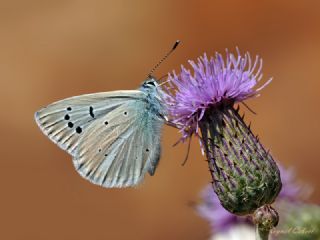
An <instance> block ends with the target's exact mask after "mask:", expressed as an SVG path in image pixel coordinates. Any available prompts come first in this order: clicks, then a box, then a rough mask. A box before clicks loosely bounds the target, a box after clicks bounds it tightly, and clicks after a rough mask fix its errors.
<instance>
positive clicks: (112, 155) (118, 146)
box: [73, 100, 163, 187]
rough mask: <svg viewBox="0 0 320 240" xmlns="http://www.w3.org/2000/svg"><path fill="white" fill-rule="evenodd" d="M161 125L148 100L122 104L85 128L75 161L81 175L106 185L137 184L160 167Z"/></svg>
mask: <svg viewBox="0 0 320 240" xmlns="http://www.w3.org/2000/svg"><path fill="white" fill-rule="evenodd" d="M162 125H163V120H162V119H161V118H159V117H157V116H156V115H155V114H154V113H152V112H151V111H148V108H147V107H146V102H145V101H143V100H140V101H134V102H128V103H126V104H123V105H121V106H120V107H118V108H116V109H114V110H112V111H111V112H109V113H108V114H107V115H105V116H103V117H101V118H99V119H97V120H96V121H95V122H94V123H93V124H92V125H90V126H89V127H88V128H87V129H86V130H85V132H84V135H83V136H82V138H81V139H80V141H79V146H78V148H77V153H76V156H75V157H74V159H73V161H74V165H75V167H76V169H77V171H78V172H79V173H80V175H81V176H83V177H84V178H86V179H87V180H89V181H91V182H92V183H94V184H97V185H101V186H103V187H128V186H134V185H137V184H138V183H139V182H140V181H141V180H142V179H143V177H144V175H145V173H146V172H149V173H150V174H151V175H153V174H154V171H155V168H156V167H157V164H158V161H159V159H160V131H161V128H162Z"/></svg>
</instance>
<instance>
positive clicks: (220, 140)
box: [164, 51, 281, 234]
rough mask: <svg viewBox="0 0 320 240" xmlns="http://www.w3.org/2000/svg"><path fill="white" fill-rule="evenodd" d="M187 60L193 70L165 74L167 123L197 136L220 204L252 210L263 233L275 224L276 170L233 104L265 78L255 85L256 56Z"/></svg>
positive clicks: (258, 69)
mask: <svg viewBox="0 0 320 240" xmlns="http://www.w3.org/2000/svg"><path fill="white" fill-rule="evenodd" d="M189 63H190V65H191V66H192V68H193V71H194V73H193V74H192V73H191V71H190V70H187V69H186V68H184V67H183V66H182V67H181V69H182V70H181V73H180V74H178V75H177V74H176V73H173V75H169V79H168V80H169V83H170V86H169V87H168V88H167V94H166V95H165V96H164V100H165V101H166V102H167V105H168V110H169V113H170V114H171V117H172V119H171V121H172V122H173V123H175V124H176V125H177V126H178V127H179V128H180V130H181V132H182V133H183V140H184V139H186V138H188V137H190V136H191V135H193V134H195V135H196V136H198V137H199V139H200V143H201V145H202V149H203V150H204V152H205V153H206V157H207V160H208V163H209V169H210V172H211V176H212V179H213V182H212V186H213V189H214V191H215V193H216V194H217V196H218V198H219V200H220V202H221V204H222V206H223V207H224V208H225V209H227V210H228V211H229V212H231V213H234V214H237V215H247V214H254V213H256V214H258V215H257V216H259V219H260V220H261V223H257V225H259V229H260V230H261V231H268V229H269V230H270V229H271V228H272V227H274V226H275V225H276V224H277V222H278V220H277V216H274V213H275V212H274V210H273V209H272V208H271V207H270V206H269V205H270V204H271V203H273V202H274V200H275V198H276V197H277V195H278V193H279V192H280V189H281V179H280V172H279V169H278V167H277V165H276V163H275V162H274V160H273V158H272V156H271V155H270V154H269V152H268V151H266V150H265V148H264V147H263V146H262V144H261V143H260V142H259V139H258V138H257V137H255V136H254V135H253V133H252V132H251V129H250V126H247V125H246V124H245V122H244V120H243V117H240V115H239V108H238V109H235V108H234V104H235V103H237V102H242V101H243V100H245V99H248V98H250V97H253V96H257V95H258V94H259V91H260V90H261V89H262V88H263V87H264V86H265V85H267V84H268V83H269V82H270V81H271V79H270V80H268V81H267V82H266V83H265V84H264V85H262V86H261V87H260V88H257V89H256V88H255V85H256V84H257V83H258V82H259V81H260V79H261V78H262V74H261V69H262V60H261V59H260V58H259V57H256V59H255V61H254V62H252V60H251V57H250V55H249V53H246V54H245V56H244V57H242V56H241V55H240V53H239V51H238V55H237V56H234V55H233V54H230V53H229V52H228V51H227V56H226V60H225V61H224V60H223V57H222V55H221V54H219V53H216V55H215V57H211V58H210V59H208V57H207V56H206V54H204V55H203V56H202V57H200V58H199V59H198V62H197V63H195V62H193V61H189ZM259 208H261V209H260V210H261V211H263V212H264V211H265V210H268V211H269V212H268V213H265V212H264V215H263V216H265V217H267V219H265V218H263V217H262V218H261V214H260V213H261V211H259ZM270 214H271V215H270ZM269 216H272V217H273V218H274V219H269ZM257 219H258V218H257ZM261 224H262V225H261ZM261 234H264V232H262V233H261Z"/></svg>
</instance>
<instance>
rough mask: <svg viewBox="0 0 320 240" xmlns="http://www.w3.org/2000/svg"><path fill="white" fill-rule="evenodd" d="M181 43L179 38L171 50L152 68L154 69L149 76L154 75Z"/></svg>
mask: <svg viewBox="0 0 320 240" xmlns="http://www.w3.org/2000/svg"><path fill="white" fill-rule="evenodd" d="M179 43H180V40H177V41H176V42H175V43H174V45H173V47H172V48H171V50H170V51H169V52H168V53H167V54H166V55H165V56H164V57H163V58H162V59H161V60H160V61H159V62H158V63H157V64H156V65H155V66H154V67H153V68H152V70H151V71H150V73H149V74H148V77H150V76H151V75H152V73H153V72H154V71H155V70H156V69H157V68H158V67H159V66H160V64H161V63H162V62H163V61H164V60H166V58H167V57H169V55H170V54H171V53H172V52H173V51H174V50H175V49H176V48H177V47H178V45H179Z"/></svg>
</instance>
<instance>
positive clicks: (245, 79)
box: [166, 49, 271, 138]
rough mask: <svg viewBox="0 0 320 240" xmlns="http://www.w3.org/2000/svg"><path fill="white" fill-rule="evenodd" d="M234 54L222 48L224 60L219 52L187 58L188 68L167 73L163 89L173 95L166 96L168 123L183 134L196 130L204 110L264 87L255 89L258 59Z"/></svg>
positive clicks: (246, 97)
mask: <svg viewBox="0 0 320 240" xmlns="http://www.w3.org/2000/svg"><path fill="white" fill-rule="evenodd" d="M237 52H238V54H237V55H234V54H232V53H229V52H228V50H226V60H224V59H223V56H222V55H221V54H219V53H216V54H215V56H214V57H211V58H208V57H207V55H206V54H204V55H203V56H202V57H199V58H198V62H197V63H196V62H194V61H191V60H190V61H189V64H190V65H191V67H192V68H193V74H192V73H191V71H190V70H188V69H186V68H185V67H184V66H181V73H180V74H179V75H177V74H176V73H175V72H174V73H173V74H169V77H168V80H169V84H170V86H169V87H168V88H167V90H169V91H170V90H173V89H174V91H175V94H168V95H166V102H167V103H168V106H169V113H170V114H171V116H172V118H173V119H172V122H173V123H175V124H176V125H177V126H180V128H181V130H182V132H183V137H184V138H187V137H188V136H190V135H192V134H193V133H196V134H197V133H198V123H199V121H200V120H201V119H202V118H203V116H204V113H205V111H206V110H207V109H208V108H210V107H212V106H213V105H217V104H219V103H231V104H233V103H235V102H241V101H243V100H245V99H248V98H250V97H253V96H257V95H258V93H259V91H260V90H261V89H262V88H263V87H264V86H266V85H267V84H268V83H269V82H270V81H271V79H269V80H268V81H267V82H266V83H265V84H264V85H263V86H261V87H260V88H257V89H256V88H255V86H256V84H257V83H258V82H259V81H260V79H261V78H262V73H261V69H262V59H261V58H259V57H258V56H257V57H256V58H255V60H252V59H251V56H250V54H249V53H246V54H245V55H244V56H241V55H240V52H239V50H238V49H237Z"/></svg>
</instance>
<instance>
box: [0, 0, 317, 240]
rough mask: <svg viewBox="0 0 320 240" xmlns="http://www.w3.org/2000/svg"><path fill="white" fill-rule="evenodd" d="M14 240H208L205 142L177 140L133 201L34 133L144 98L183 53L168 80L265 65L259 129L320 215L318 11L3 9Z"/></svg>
mask: <svg viewBox="0 0 320 240" xmlns="http://www.w3.org/2000/svg"><path fill="white" fill-rule="evenodd" d="M0 19H1V20H0V79H1V89H2V91H1V101H0V104H1V109H2V110H1V125H0V127H1V129H0V130H1V145H2V148H1V151H2V156H1V170H2V171H1V175H0V178H1V180H0V189H1V198H0V203H1V205H0V206H1V207H0V210H1V212H0V213H1V215H0V238H1V239H7V240H9V239H10V240H11V239H49V240H51V239H52V240H53V239H55V240H56V239H60V240H61V239H68V240H72V239H77V240H81V239H95V240H100V239H155V240H156V239H159V240H160V239H207V238H208V236H209V226H208V224H207V223H206V222H205V221H204V220H202V219H201V218H200V217H199V216H198V215H197V213H196V212H195V210H194V209H193V207H192V206H191V205H192V204H191V203H194V202H197V201H198V200H199V192H200V191H201V190H202V188H203V187H204V186H205V185H206V184H208V183H209V181H210V177H209V173H208V168H207V164H206V162H205V161H204V158H203V157H202V156H201V153H200V148H199V145H198V143H197V141H196V140H195V139H194V140H193V142H192V147H191V152H190V157H189V160H188V162H187V164H186V166H184V167H182V166H181V163H182V161H183V159H184V156H185V153H186V149H187V146H186V145H183V144H181V145H178V146H177V147H174V148H173V147H172V144H173V143H175V142H176V141H177V139H178V138H179V137H180V135H179V134H178V133H177V132H176V130H175V129H171V128H169V127H166V128H165V130H164V133H163V154H162V159H161V162H160V165H159V167H158V169H157V172H156V174H155V176H154V177H147V178H146V179H145V181H144V183H143V184H141V186H139V187H138V188H131V189H103V188H100V187H97V186H94V185H92V184H91V183H89V182H87V181H85V180H84V179H82V178H81V177H80V176H79V175H78V174H77V172H76V171H75V170H74V168H73V164H72V161H71V157H70V156H69V155H68V154H67V153H65V152H63V151H62V150H60V149H59V148H58V147H57V146H55V145H54V144H53V143H52V142H51V141H49V140H48V139H47V138H46V137H45V136H44V135H43V134H42V133H41V132H40V130H39V129H38V127H37V126H36V123H35V121H34V119H33V114H34V112H35V111H37V110H38V109H40V108H41V107H43V106H45V105H47V104H49V103H51V102H53V101H56V100H59V99H62V98H66V97H70V96H74V95H80V94H84V93H92V92H101V91H110V90H118V89H134V88H137V87H138V85H139V84H140V83H141V82H142V81H143V80H144V78H145V76H146V75H147V73H148V72H149V70H150V69H151V68H152V67H153V66H154V65H155V64H156V63H157V62H158V60H160V58H161V57H162V56H163V55H164V54H165V53H166V52H167V50H169V49H170V47H171V46H172V44H173V43H174V41H175V40H176V39H180V40H181V41H182V44H181V46H180V47H179V48H178V49H177V50H176V51H175V52H174V54H172V56H170V58H169V59H168V60H166V61H165V62H164V63H163V64H162V65H161V66H160V67H159V68H158V69H157V71H156V73H155V74H156V75H157V76H158V77H160V76H162V75H164V74H166V73H167V72H169V71H172V70H174V69H175V70H176V71H178V70H179V68H180V64H184V65H187V60H188V59H195V58H196V57H198V56H199V55H201V54H202V53H203V52H207V53H208V54H212V53H214V51H219V52H224V49H225V48H228V49H230V50H235V47H236V46H238V47H239V48H240V50H242V51H247V50H248V51H250V53H251V54H252V55H255V54H259V55H260V56H262V57H263V59H264V69H263V72H264V76H265V79H267V78H269V77H271V76H273V77H274V80H273V82H272V84H270V85H269V86H268V87H267V88H265V89H264V90H263V91H262V96H261V97H259V98H256V99H251V100H249V101H247V103H248V104H249V105H250V107H251V108H253V109H254V110H255V111H256V112H257V113H258V114H257V115H253V114H251V113H250V112H249V111H247V110H246V109H245V108H243V109H242V111H245V112H246V116H247V122H249V121H252V126H253V130H254V132H255V133H256V134H259V136H260V139H261V141H262V143H263V144H264V145H265V146H266V147H267V148H270V149H271V152H272V153H273V155H274V157H275V159H277V160H278V161H280V162H281V163H283V164H284V165H285V166H293V167H295V168H296V171H297V175H298V176H299V178H300V179H302V180H303V181H305V182H308V183H310V184H311V185H313V187H314V190H315V191H314V194H313V195H312V198H311V201H313V202H317V203H319V200H320V193H319V191H318V188H319V186H320V181H319V180H320V174H319V166H320V163H319V152H320V148H319V136H320V127H319V120H320V109H319V100H320V94H319V93H320V60H319V58H320V27H319V26H320V25H319V24H320V2H319V1H253V0H252V1H216V0H211V1H168V0H164V1H147V0H144V1H129V0H123V1H115V0H114V1H101V0H100V1H99V0H93V1H83V0H79V1H47V0H42V1H36V0H31V1H22V0H13V1H1V8H0Z"/></svg>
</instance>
